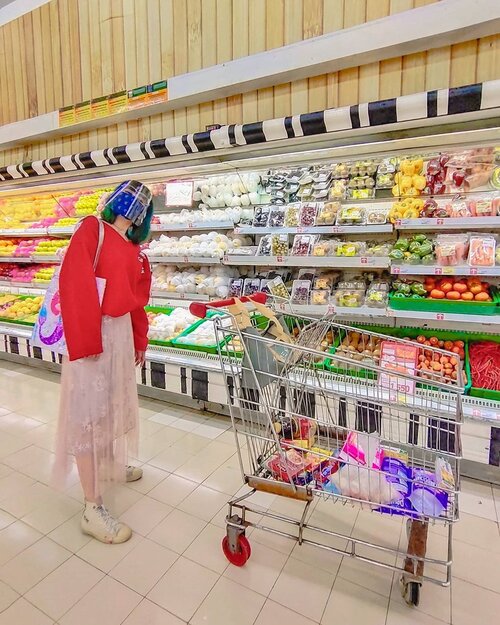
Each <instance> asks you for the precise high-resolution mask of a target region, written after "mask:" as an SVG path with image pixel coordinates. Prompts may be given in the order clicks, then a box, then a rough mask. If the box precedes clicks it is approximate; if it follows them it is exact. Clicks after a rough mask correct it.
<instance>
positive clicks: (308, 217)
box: [299, 202, 318, 228]
mask: <svg viewBox="0 0 500 625" xmlns="http://www.w3.org/2000/svg"><path fill="white" fill-rule="evenodd" d="M317 211H318V208H317V206H316V203H315V202H306V203H304V204H302V207H301V209H300V217H299V225H300V226H302V227H305V228H309V227H311V226H314V224H315V223H316V213H317Z"/></svg>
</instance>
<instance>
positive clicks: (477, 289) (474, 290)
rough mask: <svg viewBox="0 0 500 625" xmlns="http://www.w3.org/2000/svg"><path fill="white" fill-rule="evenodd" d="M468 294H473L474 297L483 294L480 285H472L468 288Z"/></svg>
mask: <svg viewBox="0 0 500 625" xmlns="http://www.w3.org/2000/svg"><path fill="white" fill-rule="evenodd" d="M469 290H470V292H471V293H473V294H474V295H478V294H479V293H483V287H482V285H481V284H473V285H472V286H471V287H470V289H469ZM485 295H486V296H487V295H488V294H487V293H485Z"/></svg>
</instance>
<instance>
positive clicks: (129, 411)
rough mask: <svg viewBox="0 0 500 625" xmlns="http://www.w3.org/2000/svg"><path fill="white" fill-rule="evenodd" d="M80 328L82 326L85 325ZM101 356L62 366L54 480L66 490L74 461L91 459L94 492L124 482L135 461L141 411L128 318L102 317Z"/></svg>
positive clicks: (125, 316) (130, 324)
mask: <svg viewBox="0 0 500 625" xmlns="http://www.w3.org/2000/svg"><path fill="white" fill-rule="evenodd" d="M82 323H84V321H83V320H82ZM102 341H103V353H102V354H101V355H100V356H99V357H98V358H97V359H96V360H93V359H89V358H83V359H80V360H75V361H72V362H70V361H69V360H68V359H67V358H65V359H64V360H63V365H62V377H61V400H60V413H59V424H58V430H57V444H56V462H55V467H54V480H55V482H56V484H57V485H59V486H63V485H64V483H65V478H66V477H67V476H68V475H69V473H70V471H71V468H72V462H73V458H72V456H78V455H82V456H86V455H88V456H89V457H90V458H91V462H90V466H92V467H93V475H92V479H94V481H95V491H96V492H99V491H100V490H101V484H102V483H103V482H106V481H108V480H113V481H115V480H123V479H124V478H125V468H126V465H127V458H128V455H129V454H130V455H134V454H135V455H136V452H137V442H138V434H139V428H138V425H139V423H138V422H139V406H138V397H137V383H136V378H135V364H134V354H135V352H134V341H133V333H132V321H131V318H130V315H124V316H123V317H103V320H102Z"/></svg>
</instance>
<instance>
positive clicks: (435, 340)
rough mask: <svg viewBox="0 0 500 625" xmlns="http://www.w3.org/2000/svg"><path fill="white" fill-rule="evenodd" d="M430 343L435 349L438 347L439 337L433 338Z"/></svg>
mask: <svg viewBox="0 0 500 625" xmlns="http://www.w3.org/2000/svg"><path fill="white" fill-rule="evenodd" d="M429 343H430V344H431V345H432V346H433V347H436V345H437V344H438V343H439V339H438V338H437V336H431V338H430V339H429Z"/></svg>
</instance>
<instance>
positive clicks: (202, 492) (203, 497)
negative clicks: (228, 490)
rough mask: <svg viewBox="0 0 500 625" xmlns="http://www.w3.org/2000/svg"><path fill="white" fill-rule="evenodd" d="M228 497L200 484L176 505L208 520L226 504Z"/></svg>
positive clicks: (184, 510)
mask: <svg viewBox="0 0 500 625" xmlns="http://www.w3.org/2000/svg"><path fill="white" fill-rule="evenodd" d="M228 499H229V497H228V496H227V495H226V494H225V493H219V492H218V491H216V490H212V489H211V488H207V487H206V486H202V485H200V486H198V488H197V489H196V490H194V491H193V492H192V493H191V494H190V495H188V496H187V497H186V499H184V500H183V501H182V502H181V503H180V504H179V505H178V506H177V507H178V508H179V509H180V510H182V511H183V512H187V513H188V514H192V515H193V516H197V517H199V518H200V519H203V520H204V521H207V522H208V521H210V519H212V518H213V517H214V515H215V514H217V512H218V511H219V510H220V509H221V508H223V507H225V506H226V504H227V502H228Z"/></svg>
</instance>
